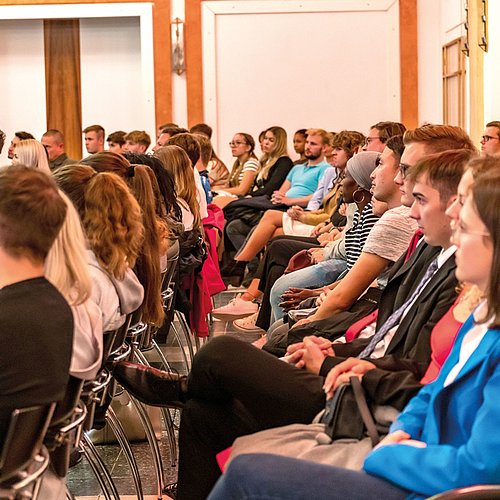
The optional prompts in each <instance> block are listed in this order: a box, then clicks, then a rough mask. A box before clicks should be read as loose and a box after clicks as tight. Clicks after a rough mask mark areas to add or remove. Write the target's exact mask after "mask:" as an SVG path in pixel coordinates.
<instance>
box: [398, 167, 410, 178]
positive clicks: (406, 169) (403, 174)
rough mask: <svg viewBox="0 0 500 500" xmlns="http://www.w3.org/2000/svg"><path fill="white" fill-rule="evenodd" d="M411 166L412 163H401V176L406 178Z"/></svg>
mask: <svg viewBox="0 0 500 500" xmlns="http://www.w3.org/2000/svg"><path fill="white" fill-rule="evenodd" d="M409 168H411V165H407V164H406V163H400V164H399V171H400V172H401V177H402V178H403V179H406V174H407V173H408V169H409Z"/></svg>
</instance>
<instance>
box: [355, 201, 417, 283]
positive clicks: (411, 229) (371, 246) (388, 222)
mask: <svg viewBox="0 0 500 500" xmlns="http://www.w3.org/2000/svg"><path fill="white" fill-rule="evenodd" d="M417 228H418V225H417V222H416V221H415V220H414V219H412V218H411V217H410V209H409V208H408V207H404V206H400V207H396V208H392V209H390V210H387V212H385V213H384V214H383V215H382V217H381V218H380V219H379V220H378V221H377V222H376V223H375V225H374V226H373V228H372V230H371V231H370V234H369V235H368V237H367V238H366V242H365V245H364V247H363V252H366V253H371V254H374V255H378V256H380V257H382V258H384V259H387V260H390V261H391V262H396V261H397V260H398V259H399V257H401V255H402V254H403V252H404V251H405V250H406V249H407V248H408V244H409V243H410V240H411V238H412V236H413V234H414V233H415V231H416V230H417ZM389 268H390V266H389ZM389 268H388V269H386V270H385V271H384V272H383V273H382V274H380V275H379V277H378V278H377V282H378V285H379V287H381V288H384V287H385V285H386V284H387V274H388V272H389Z"/></svg>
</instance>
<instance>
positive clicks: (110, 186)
mask: <svg viewBox="0 0 500 500" xmlns="http://www.w3.org/2000/svg"><path fill="white" fill-rule="evenodd" d="M54 178H55V179H56V182H57V183H58V185H59V187H60V188H61V189H62V190H63V191H64V192H65V193H66V194H67V195H68V197H69V198H70V200H71V201H72V202H73V204H74V205H75V207H76V209H77V211H78V213H79V215H80V219H81V220H82V223H83V228H84V230H85V234H86V236H87V241H88V245H89V248H88V249H87V262H88V264H89V266H90V274H91V276H92V284H93V286H92V300H93V301H94V302H95V303H96V304H97V305H98V306H99V308H100V309H101V312H102V325H103V330H104V331H108V330H115V329H116V328H118V327H119V326H121V325H122V324H123V323H124V322H125V317H126V315H127V314H129V313H131V312H133V311H136V310H137V309H138V308H139V307H140V306H141V304H142V301H143V298H144V288H143V287H142V285H141V284H140V282H139V280H138V279H137V276H136V275H135V274H134V272H133V271H132V268H133V267H134V265H135V262H136V260H137V257H138V255H139V253H140V250H141V243H142V240H143V235H144V227H143V223H142V213H141V209H140V207H139V204H138V203H137V200H136V199H135V198H134V196H133V195H132V193H131V192H130V190H129V188H128V187H127V185H126V184H125V182H124V181H123V180H122V179H121V178H120V177H118V176H117V175H116V174H112V173H109V172H102V173H97V172H96V171H95V170H94V169H93V168H92V167H89V166H86V165H73V166H66V167H61V168H60V169H58V170H57V172H55V173H54ZM117 221H120V224H118V223H117Z"/></svg>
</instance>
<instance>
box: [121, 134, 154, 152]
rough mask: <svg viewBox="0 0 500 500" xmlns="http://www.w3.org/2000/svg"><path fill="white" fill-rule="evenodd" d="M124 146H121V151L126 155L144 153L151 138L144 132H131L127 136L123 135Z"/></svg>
mask: <svg viewBox="0 0 500 500" xmlns="http://www.w3.org/2000/svg"><path fill="white" fill-rule="evenodd" d="M124 139H125V144H124V145H123V148H122V151H123V152H124V153H126V152H127V151H128V152H130V153H145V152H146V151H147V150H148V148H149V146H150V144H151V137H149V134H147V133H146V132H145V131H144V130H132V132H129V133H128V134H125V137H124Z"/></svg>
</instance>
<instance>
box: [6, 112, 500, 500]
mask: <svg viewBox="0 0 500 500" xmlns="http://www.w3.org/2000/svg"><path fill="white" fill-rule="evenodd" d="M83 133H84V134H85V146H86V149H87V152H88V153H89V155H90V156H88V157H86V158H85V159H83V160H81V161H80V162H79V163H76V162H75V161H73V160H70V159H68V157H67V155H66V153H65V147H64V136H63V134H62V133H61V132H60V131H59V130H56V129H50V130H48V131H47V132H45V133H44V134H43V136H42V142H38V141H36V140H35V139H33V138H32V136H31V135H30V134H28V133H26V132H16V134H15V137H14V138H13V140H12V142H11V145H10V147H9V158H12V160H13V161H12V163H13V165H12V166H10V167H5V168H2V169H0V260H1V261H2V263H3V265H2V269H3V271H1V272H0V279H2V280H3V281H2V283H1V284H0V287H1V290H0V300H3V301H4V302H5V304H4V307H3V308H2V311H3V315H4V321H3V322H2V325H3V326H2V328H3V329H4V334H3V337H2V342H3V344H4V349H3V351H2V353H3V356H4V365H5V370H4V371H3V373H2V376H0V386H1V387H3V390H0V394H1V396H0V440H1V439H2V437H3V436H4V434H5V431H6V428H7V425H8V422H9V418H10V414H11V412H12V410H13V409H15V408H20V407H26V406H30V405H34V404H46V403H50V402H52V401H58V400H60V399H61V397H62V396H63V395H64V390H65V386H66V383H67V381H68V377H69V375H72V376H74V377H77V378H80V379H83V380H92V379H93V378H94V377H95V376H96V375H97V373H98V370H99V368H100V366H101V363H102V359H101V358H102V352H103V331H108V330H114V329H116V328H118V327H119V326H121V325H122V324H123V323H124V322H125V319H126V316H127V315H129V314H131V313H133V312H134V311H135V312H136V314H135V315H134V318H135V319H134V321H136V320H139V319H141V320H142V321H143V322H145V323H147V324H149V325H153V326H155V327H161V326H162V324H163V321H164V316H165V311H164V307H163V303H162V298H161V279H162V278H161V273H162V272H163V271H165V269H166V267H167V255H168V251H169V248H170V247H171V246H172V245H173V243H174V242H175V241H176V240H177V239H178V243H177V242H176V243H175V245H176V248H179V263H178V270H177V271H176V275H175V276H176V279H175V287H176V292H177V293H176V296H175V299H174V303H175V308H176V309H177V310H178V311H181V312H182V313H183V314H184V316H185V318H186V321H187V323H188V325H189V328H190V329H191V331H192V332H193V334H194V335H196V336H197V337H202V336H204V335H207V334H208V328H207V325H206V317H207V314H208V313H210V311H211V310H212V302H211V301H210V296H211V295H214V294H215V293H217V292H219V291H220V290H221V289H223V288H224V284H223V283H222V281H221V279H220V273H219V268H218V265H217V249H218V251H219V256H220V255H222V256H223V261H224V262H225V266H224V273H225V274H227V275H228V276H229V275H234V274H238V272H241V270H242V269H244V268H245V267H246V266H248V268H249V271H250V273H249V275H247V283H248V281H249V279H251V278H252V277H253V276H255V279H253V280H252V281H251V283H250V286H249V287H248V290H247V291H245V292H244V293H243V294H242V295H241V296H239V297H236V298H235V299H234V300H233V301H231V302H230V303H229V304H227V305H224V306H222V307H220V308H219V309H216V310H215V311H213V312H214V316H217V317H219V318H222V319H224V320H228V319H235V322H234V326H235V328H236V329H238V330H240V331H243V332H253V333H255V332H261V333H262V334H263V335H264V336H263V337H262V338H261V339H260V340H259V341H256V342H254V345H250V343H249V342H248V341H247V342H245V341H243V340H238V339H236V338H234V337H231V336H226V335H223V336H220V337H217V338H214V339H210V341H209V342H207V343H206V345H204V346H203V347H202V348H201V349H198V351H197V353H196V355H195V356H194V360H193V362H192V366H191V370H190V372H189V374H188V376H186V375H183V374H182V375H180V374H178V373H172V372H165V371H161V370H157V369H155V368H151V367H150V366H145V365H141V364H137V363H134V362H131V361H122V362H119V363H118V364H117V365H116V366H115V367H114V375H115V377H116V379H117V381H118V382H119V383H120V384H121V385H122V386H123V387H124V388H125V389H126V390H127V391H128V392H129V393H130V394H131V395H133V396H135V397H136V398H137V399H138V400H139V401H141V402H143V403H145V404H148V405H153V406H159V407H163V406H173V407H176V408H182V414H181V418H180V424H179V467H178V491H177V498H178V499H179V500H183V499H189V500H196V499H200V500H201V499H202V498H207V497H209V498H211V499H212V498H213V499H218V498H233V497H234V498H237V497H239V496H242V495H250V496H255V497H256V498H260V497H262V496H273V497H275V498H288V497H289V496H290V491H293V494H292V496H294V498H295V497H296V498H309V497H310V492H311V490H310V488H311V484H312V483H314V485H315V486H314V488H315V490H314V491H315V492H317V493H316V494H318V495H319V496H321V497H325V498H327V497H332V498H365V497H366V491H367V489H369V490H370V492H371V494H372V495H375V496H380V497H384V498H395V499H396V498H406V497H407V496H408V495H413V496H415V497H426V496H431V495H434V494H436V493H439V492H441V491H444V490H446V489H450V488H455V487H459V486H467V485H471V484H475V483H496V482H498V478H497V477H496V473H497V469H498V466H497V463H496V462H497V461H498V460H497V459H496V454H495V446H496V444H497V443H496V439H495V438H494V437H493V438H492V436H494V423H495V422H496V419H497V417H498V415H497V413H498V412H497V411H496V406H495V399H494V397H495V396H494V390H495V388H496V385H495V384H496V374H497V371H498V369H497V365H498V360H497V359H496V358H497V357H498V353H497V351H498V346H497V344H498V342H497V340H496V331H497V330H498V329H499V328H500V326H499V322H500V320H499V315H500V309H499V304H498V303H500V298H499V297H498V283H497V282H496V281H498V278H497V276H498V273H499V270H498V269H496V267H498V262H497V261H498V258H497V257H498V255H497V253H498V251H499V249H498V248H497V247H498V246H499V245H498V241H497V239H498V238H497V233H498V230H497V228H498V222H499V221H498V214H497V212H498V210H496V206H497V205H498V194H499V189H500V184H499V181H500V177H499V170H500V166H499V160H498V156H494V155H499V154H500V146H498V144H499V143H500V122H497V121H491V122H488V123H487V124H486V127H485V132H484V135H483V136H482V140H481V152H482V156H481V157H476V154H477V151H476V149H475V147H474V145H473V144H472V142H471V140H470V138H469V137H468V136H467V134H466V133H465V132H464V131H463V130H462V129H460V128H459V127H454V126H449V125H424V126H422V127H418V128H416V129H414V130H408V131H405V127H404V125H403V124H401V123H398V122H389V121H385V122H384V121H381V122H377V123H376V124H375V125H373V126H372V127H370V131H369V133H368V136H367V137H366V138H365V136H364V135H363V134H361V133H360V132H357V131H353V130H350V131H347V130H343V131H342V132H340V133H338V134H336V133H333V132H326V131H325V130H323V129H308V130H305V129H300V130H297V132H295V134H294V139H293V144H294V149H295V152H296V153H297V154H298V155H299V158H298V159H297V160H296V161H295V162H292V160H291V159H290V158H289V157H288V153H287V134H286V131H285V130H284V129H283V128H281V127H278V126H274V127H270V128H268V129H266V130H265V131H263V132H262V133H261V134H260V135H259V143H260V145H261V149H262V153H263V154H262V157H261V158H260V160H258V159H257V157H256V155H255V153H254V149H255V142H254V140H253V138H252V136H251V135H249V134H247V133H242V132H240V133H236V134H235V135H234V137H233V139H232V140H231V142H230V147H231V152H232V154H233V157H234V158H235V162H234V165H233V168H232V172H231V173H230V174H229V172H228V170H227V168H226V167H225V165H224V163H223V162H222V161H221V160H220V159H219V158H218V157H217V155H216V154H215V152H214V151H213V147H212V144H211V142H210V139H211V136H212V129H211V127H210V126H209V125H207V124H204V123H199V124H197V125H194V126H193V127H191V129H190V131H189V132H188V131H187V130H186V129H183V128H180V127H178V126H177V125H176V124H172V123H168V124H164V125H162V126H161V127H159V130H158V136H157V142H156V144H155V146H154V147H153V155H151V156H150V155H147V154H145V152H146V151H147V150H148V148H149V146H150V143H151V139H150V137H149V135H148V134H147V133H146V132H144V131H139V130H134V131H132V132H129V133H128V134H126V133H125V132H121V131H117V132H114V133H112V134H110V135H109V136H108V138H107V142H108V146H109V151H104V138H105V132H104V129H103V127H101V126H100V125H91V126H89V127H87V128H85V129H84V130H83ZM403 133H404V136H402V134H403ZM4 140H5V134H3V133H2V132H1V131H0V152H1V148H2V146H3V143H4ZM363 144H364V146H363ZM361 148H362V149H363V151H361ZM37 170H40V171H41V172H38V171H37ZM47 174H49V175H47ZM54 180H55V182H54ZM57 186H59V188H60V189H61V191H59V190H58V189H57ZM212 190H213V192H212ZM213 195H214V196H215V197H214V200H213V202H214V205H210V203H211V202H212V196H213ZM372 196H373V197H372ZM215 205H217V206H215ZM220 209H223V210H220ZM222 215H224V218H225V221H224V222H225V227H224V236H225V237H224V241H221V242H220V244H219V242H218V241H217V238H216V236H215V231H214V228H218V230H219V231H220V234H222V229H223V224H224V222H223V217H222ZM450 221H451V223H450ZM181 223H182V224H181ZM204 224H205V227H206V228H207V231H208V232H207V233H205V230H204ZM417 228H418V230H417ZM210 231H211V232H210ZM209 234H210V237H208V235H209ZM217 247H218V248H217ZM233 250H236V252H237V253H236V254H235V255H234V253H233ZM299 250H304V253H303V255H304V256H305V258H306V260H307V263H306V264H304V265H305V266H306V267H305V268H302V269H301V266H302V264H300V261H299V260H298V259H299V257H297V260H295V259H294V260H293V262H292V265H291V266H290V267H289V269H287V270H286V271H285V268H286V267H287V266H288V264H289V263H290V259H291V257H292V256H293V255H294V254H296V252H297V251H299ZM263 251H265V253H264V254H263V258H262V260H261V261H260V263H259V259H258V256H259V254H260V253H261V252H263ZM207 253H208V257H207ZM233 257H234V259H233ZM297 263H298V264H297ZM295 265H298V267H299V270H294V266H295ZM307 266H309V267H307ZM212 267H213V269H212ZM284 272H286V274H284V275H283V273H284ZM210 290H213V291H210ZM259 295H262V301H263V303H262V306H261V308H260V311H259V309H258V308H259V305H258V304H257V302H256V299H257V298H258V297H259ZM21 311H22V314H20V312H21ZM242 311H244V312H243V313H242ZM48 314H50V318H49V317H48V316H47V315H48ZM467 316H469V317H468V318H466V317H467ZM237 318H240V319H237ZM35 323H36V324H35ZM167 324H168V323H167ZM462 325H463V326H462ZM35 334H36V339H35V338H34V337H33V335H35ZM30 335H31V337H33V338H30ZM254 338H255V337H254ZM35 347H36V349H35ZM256 347H258V348H256ZM260 348H262V349H260ZM271 354H272V355H271ZM34 360H36V362H34ZM40 360H41V361H40ZM34 367H36V369H35V368H34ZM352 376H356V377H358V378H359V379H360V381H361V385H362V387H363V389H364V391H365V393H366V395H367V398H368V400H369V401H370V404H371V405H377V406H383V407H384V408H388V410H387V413H386V416H387V415H389V417H388V421H390V423H391V422H392V425H391V427H390V431H389V434H388V436H387V437H385V438H384V439H383V440H382V442H381V443H380V445H379V446H377V447H376V448H375V449H374V450H373V451H370V449H371V444H370V442H369V440H368V439H362V440H361V441H357V442H356V443H345V442H339V441H334V445H335V450H336V451H335V453H333V454H332V459H331V463H330V465H322V464H320V463H316V462H317V461H316V459H315V458H314V456H308V455H307V454H304V455H302V454H301V455H300V456H299V455H295V454H293V452H292V453H290V452H287V451H286V447H283V448H284V450H285V451H283V450H281V446H280V441H279V440H278V441H276V453H277V454H276V455H269V454H267V455H264V454H262V453H263V452H266V451H267V450H269V448H266V446H265V443H266V442H267V439H268V436H272V434H269V433H271V432H272V431H274V430H276V428H278V427H281V428H282V429H281V430H280V431H279V432H280V433H281V436H282V437H283V439H285V440H286V438H287V436H290V435H291V434H289V432H292V431H293V432H300V429H302V428H303V429H304V432H305V431H306V428H308V426H310V425H311V424H310V422H311V421H312V419H313V418H314V416H315V415H316V414H317V413H318V412H320V411H321V410H322V409H323V408H324V406H325V402H326V401H327V400H328V399H330V398H332V397H333V396H334V393H335V391H336V389H337V388H338V386H339V385H340V384H342V383H346V382H348V381H349V378H350V377H352ZM465 395H466V396H467V397H466V399H467V405H465V406H464V405H463V404H459V403H460V402H462V403H463V400H464V397H465ZM2 399H3V400H2ZM339 411H353V410H352V409H348V408H347V407H343V406H342V407H340V408H339ZM399 412H401V413H400V414H399V416H398V413H399ZM292 424H293V427H290V426H291V425H292ZM315 425H320V427H319V429H320V431H319V432H322V429H323V428H322V427H321V425H322V424H315ZM301 426H302V427H301ZM314 429H315V427H314ZM386 432H387V431H386ZM249 435H252V436H251V437H248V438H247V439H246V438H245V436H249ZM238 438H242V439H238ZM235 439H238V444H237V447H236V448H235V451H234V452H233V454H232V455H231V458H230V463H229V466H228V468H227V470H226V473H225V475H224V477H223V478H221V479H219V477H220V475H221V471H220V469H219V466H218V463H217V459H216V456H217V454H218V453H220V452H222V451H224V450H226V449H227V448H229V447H231V445H232V444H233V442H234V441H235ZM280 439H281V438H280ZM333 439H334V440H335V436H333ZM246 443H249V444H248V445H247V444H246ZM334 445H333V444H332V445H331V446H332V449H333V446H334ZM248 453H250V454H248ZM256 453H257V454H256ZM368 453H369V454H368ZM353 454H356V456H357V458H356V459H353V460H348V461H347V462H346V461H345V457H346V456H348V455H352V456H354V455H353ZM280 455H281V456H280ZM343 457H344V458H343ZM298 458H301V460H299V459H298ZM362 460H364V464H362ZM388 463H390V464H391V466H390V467H387V464H388ZM443 464H444V465H443ZM337 466H338V467H337ZM361 468H362V469H363V470H361ZM417 468H418V470H419V474H415V470H417ZM443 468H444V469H446V470H448V471H451V472H450V473H449V474H446V475H443V474H442V470H443ZM349 469H351V470H349ZM216 483H217V484H216ZM214 485H215V487H214Z"/></svg>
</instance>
